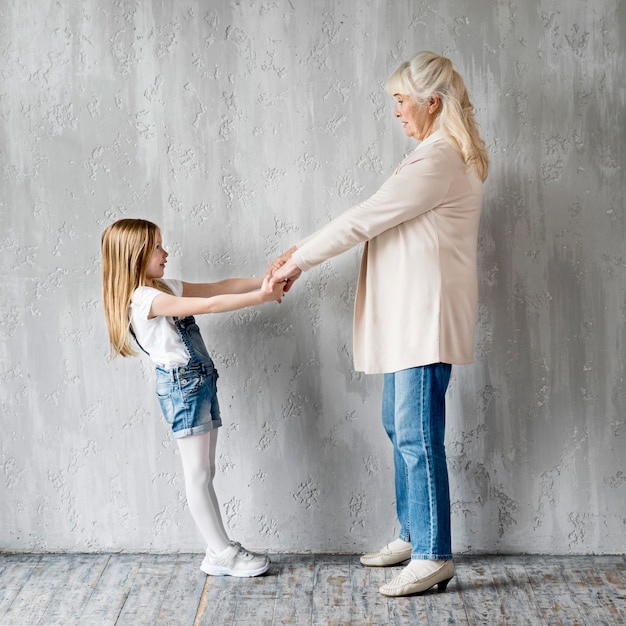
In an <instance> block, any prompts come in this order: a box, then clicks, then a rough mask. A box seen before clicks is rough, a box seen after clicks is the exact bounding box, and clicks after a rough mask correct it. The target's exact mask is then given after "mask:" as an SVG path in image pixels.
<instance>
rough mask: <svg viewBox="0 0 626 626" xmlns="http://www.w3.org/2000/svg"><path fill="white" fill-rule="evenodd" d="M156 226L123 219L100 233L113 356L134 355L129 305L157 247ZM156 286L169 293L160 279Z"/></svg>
mask: <svg viewBox="0 0 626 626" xmlns="http://www.w3.org/2000/svg"><path fill="white" fill-rule="evenodd" d="M158 234H159V227H158V226H157V225H156V224H153V223H152V222H149V221H148V220H142V219H123V220H118V221H117V222H113V224H111V225H110V226H109V227H108V228H107V229H106V230H105V231H104V232H103V233H102V301H103V303H104V315H105V317H106V322H107V328H108V330H109V341H110V342H111V349H112V351H113V356H114V357H115V356H117V355H118V354H119V355H121V356H132V355H134V354H137V352H136V350H135V349H134V347H133V342H132V339H131V332H130V321H129V319H128V307H129V306H130V301H131V298H132V297H133V293H134V291H135V289H137V287H139V286H140V285H144V284H145V283H146V268H147V266H148V261H149V260H150V257H151V256H152V253H153V252H154V249H155V248H156V242H157V236H158ZM153 284H154V285H155V287H157V289H161V291H165V292H167V293H172V292H171V290H170V289H169V288H168V287H167V286H166V285H165V284H164V283H162V282H160V281H156V280H155V281H153Z"/></svg>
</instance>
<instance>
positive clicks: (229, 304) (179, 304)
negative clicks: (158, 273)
mask: <svg viewBox="0 0 626 626" xmlns="http://www.w3.org/2000/svg"><path fill="white" fill-rule="evenodd" d="M229 280H233V281H239V280H242V281H244V282H243V283H237V284H235V285H233V286H235V287H236V286H237V285H238V286H239V287H240V288H242V289H245V288H247V287H249V288H250V289H254V287H252V286H251V283H246V282H245V281H248V280H255V281H257V279H229ZM258 281H259V282H260V283H261V284H260V285H259V286H260V287H261V288H260V289H258V290H257V291H250V290H248V291H244V292H243V293H220V294H217V295H213V296H208V297H201V296H185V295H184V296H182V297H179V296H171V295H170V294H167V293H161V294H159V295H158V296H156V297H155V298H154V300H152V305H151V307H150V313H149V315H148V319H152V318H154V317H158V316H166V317H173V316H176V317H184V316H186V315H202V314H204V313H226V312H227V311H236V310H237V309H243V308H245V307H249V306H257V305H259V304H263V303H264V302H272V301H275V302H280V299H281V298H282V297H283V294H284V283H277V284H274V285H272V286H271V287H270V284H269V278H268V277H266V278H265V279H258ZM222 282H228V281H222ZM187 284H191V283H187ZM213 284H217V283H213Z"/></svg>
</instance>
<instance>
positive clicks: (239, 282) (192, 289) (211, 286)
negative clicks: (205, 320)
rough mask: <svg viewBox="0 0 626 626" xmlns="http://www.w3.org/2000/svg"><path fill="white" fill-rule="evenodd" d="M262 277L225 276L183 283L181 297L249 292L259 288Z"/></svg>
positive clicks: (208, 296)
mask: <svg viewBox="0 0 626 626" xmlns="http://www.w3.org/2000/svg"><path fill="white" fill-rule="evenodd" d="M262 284H263V277H259V278H227V279H225V280H220V281H218V282H216V283H183V298H212V297H213V296H221V295H224V294H236V293H249V292H251V291H256V290H257V289H260V288H261V285H262Z"/></svg>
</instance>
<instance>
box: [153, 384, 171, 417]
mask: <svg viewBox="0 0 626 626" xmlns="http://www.w3.org/2000/svg"><path fill="white" fill-rule="evenodd" d="M156 395H157V398H158V400H159V405H160V407H161V413H163V417H164V418H165V421H166V422H167V423H168V424H170V425H171V424H173V423H174V415H175V411H174V400H173V398H172V385H170V384H167V385H166V384H158V385H157V387H156Z"/></svg>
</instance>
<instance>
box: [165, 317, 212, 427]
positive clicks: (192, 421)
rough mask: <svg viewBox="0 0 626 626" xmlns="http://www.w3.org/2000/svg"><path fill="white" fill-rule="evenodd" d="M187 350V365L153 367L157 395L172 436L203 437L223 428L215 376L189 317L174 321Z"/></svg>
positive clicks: (195, 325) (197, 332)
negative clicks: (215, 429) (168, 367)
mask: <svg viewBox="0 0 626 626" xmlns="http://www.w3.org/2000/svg"><path fill="white" fill-rule="evenodd" d="M174 325H175V326H176V330H177V331H178V334H179V335H180V338H181V339H182V341H183V343H184V344H185V347H186V348H187V351H188V352H189V356H190V358H189V361H188V362H187V364H186V365H182V366H178V367H174V368H171V369H166V368H163V367H160V366H158V365H157V366H156V394H157V397H158V399H159V404H160V405H161V411H162V412H163V416H164V417H165V421H166V422H167V423H168V424H169V425H170V426H171V428H172V432H173V434H174V437H176V438H180V437H189V436H191V435H202V434H204V433H207V432H209V431H210V430H213V429H214V428H218V427H220V426H221V425H222V420H221V417H220V407H219V404H218V401H217V378H218V373H217V370H216V369H215V365H214V364H213V360H212V359H211V357H210V356H209V353H208V351H207V349H206V346H205V345H204V341H203V339H202V336H201V335H200V329H199V328H198V326H197V324H196V320H195V319H194V318H193V317H192V316H189V317H183V318H178V317H175V318H174Z"/></svg>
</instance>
